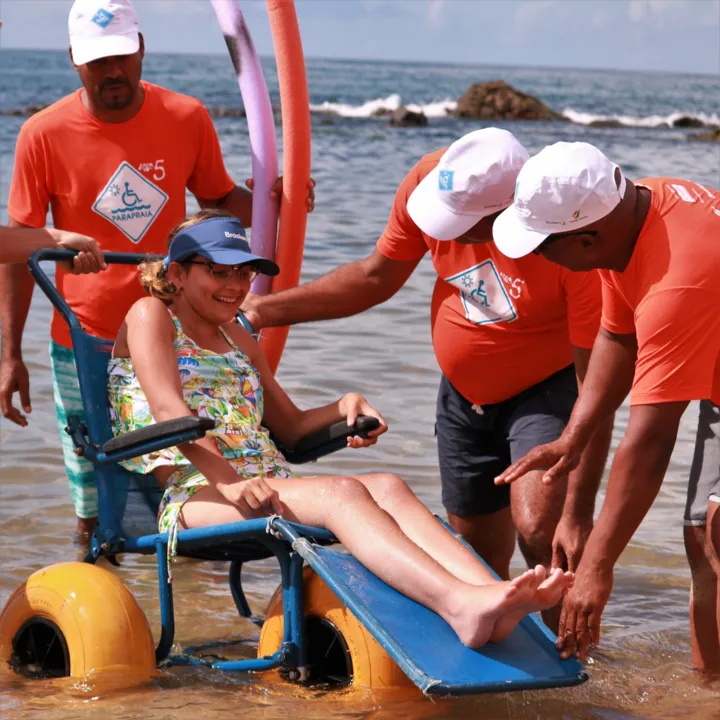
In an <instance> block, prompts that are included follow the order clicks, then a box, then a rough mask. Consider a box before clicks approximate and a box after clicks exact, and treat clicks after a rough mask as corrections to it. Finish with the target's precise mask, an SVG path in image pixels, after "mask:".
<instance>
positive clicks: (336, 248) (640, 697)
mask: <svg viewBox="0 0 720 720" xmlns="http://www.w3.org/2000/svg"><path fill="white" fill-rule="evenodd" d="M307 69H308V79H309V87H310V97H311V105H312V108H313V176H314V177H315V179H316V180H317V182H318V186H317V205H316V210H315V212H314V213H313V215H312V216H311V217H310V219H309V223H308V233H307V240H306V254H305V263H304V266H303V278H304V279H311V278H314V277H317V276H319V275H321V274H323V273H325V272H327V271H328V270H330V269H331V268H334V267H337V266H338V265H340V264H342V263H345V262H348V261H351V260H355V259H358V258H361V257H364V256H366V255H367V254H369V253H370V252H371V251H372V248H373V246H374V243H375V241H376V239H377V237H378V235H379V234H380V232H381V231H382V229H383V227H384V224H385V221H386V218H387V214H388V211H389V209H390V205H391V202H392V197H393V194H394V191H395V189H396V187H397V185H398V183H399V182H400V181H401V180H402V178H403V177H404V174H405V172H406V171H407V170H408V169H409V168H410V167H411V166H412V164H413V163H414V162H415V161H416V160H417V159H418V158H419V157H420V156H422V155H423V154H424V153H426V152H429V151H431V150H434V149H437V148H440V147H443V146H444V145H447V144H448V143H450V142H452V141H453V140H454V139H456V138H457V137H459V136H460V135H462V134H464V133H466V132H469V131H470V130H472V129H475V128H478V127H481V126H482V125H483V124H482V123H478V122H474V121H470V120H458V119H455V118H452V117H448V116H447V115H446V109H448V108H452V107H453V103H454V102H455V101H456V100H457V98H458V97H459V96H460V95H461V94H462V92H463V91H464V90H465V89H466V88H467V87H468V86H469V85H470V84H471V83H472V82H477V81H486V80H495V79H502V80H505V81H507V82H508V83H510V84H512V85H514V86H515V87H517V88H518V89H521V90H523V91H525V92H530V93H532V94H534V95H537V96H538V97H540V98H541V99H542V100H543V101H545V102H546V103H547V104H548V105H550V106H551V107H553V108H555V109H557V110H559V111H562V112H564V113H565V115H566V116H568V117H569V118H571V119H573V120H575V121H576V122H567V123H557V122H556V123H532V122H504V123H498V124H500V125H502V126H503V127H506V128H508V129H510V130H511V131H512V132H514V133H515V134H516V135H517V137H518V138H519V139H520V140H521V141H522V142H523V143H524V144H526V146H527V147H528V149H529V150H530V151H531V152H537V151H538V150H540V149H541V148H542V147H543V146H544V145H546V144H548V143H551V142H555V141H557V140H577V139H583V140H587V141H589V142H592V143H594V144H596V145H597V146H598V147H600V148H601V149H602V150H603V151H604V152H606V153H607V154H608V155H609V156H610V157H611V158H612V159H613V160H615V161H616V162H617V163H618V164H620V165H621V166H622V167H623V168H624V170H625V171H626V173H627V174H628V175H629V176H630V177H631V178H639V177H643V176H646V175H674V176H679V177H688V178H691V179H693V180H696V181H698V182H702V183H704V184H706V185H709V186H714V187H718V186H720V146H719V145H716V144H706V143H701V142H696V141H692V140H689V139H688V136H689V134H690V133H691V132H693V131H690V130H681V129H674V128H671V127H669V126H668V123H671V122H672V120H673V119H674V118H676V117H679V116H693V117H696V118H698V119H701V120H703V121H706V122H718V117H719V116H720V81H719V80H718V78H717V77H710V76H691V75H667V74H652V73H620V72H607V71H576V70H567V69H564V70H549V69H532V68H509V67H470V66H450V65H448V66H438V65H421V64H410V63H407V64H404V63H383V62H372V63H370V62H354V61H328V60H308V63H307ZM265 71H266V78H267V82H268V85H269V87H270V92H271V95H272V96H273V98H274V100H275V101H276V102H277V97H278V96H277V79H276V75H275V69H274V66H273V63H272V62H271V61H266V62H265ZM144 77H145V78H146V79H147V80H150V81H152V82H156V83H160V84H162V85H165V86H167V87H170V88H172V89H174V90H178V91H181V92H185V93H187V94H190V95H194V96H196V97H199V98H200V99H202V100H203V101H204V102H205V103H206V104H207V105H209V106H211V107H240V106H241V100H240V96H239V92H238V89H237V85H236V82H235V78H234V75H233V72H232V69H231V66H230V63H229V60H228V59H227V58H226V57H223V56H183V55H152V54H150V55H148V57H147V58H146V61H145V72H144ZM76 87H77V78H76V76H75V74H74V71H73V69H72V67H71V66H70V63H69V60H68V58H67V56H66V54H65V53H55V52H35V51H0V110H7V109H10V108H19V107H25V106H27V105H30V104H46V103H50V102H53V101H54V100H56V99H58V98H60V97H62V96H63V95H65V94H67V93H69V92H71V91H73V90H74V89H75V88H76ZM400 104H405V105H408V106H418V107H420V108H422V109H423V110H424V111H425V112H426V114H427V115H428V117H429V118H430V121H429V125H428V127H425V128H400V129H393V128H389V127H388V126H387V121H386V120H385V119H382V118H378V117H374V116H373V112H374V111H375V110H377V109H378V108H385V109H392V108H393V107H396V106H398V105H400ZM609 118H621V119H622V122H623V123H624V124H625V127H621V128H594V127H588V123H589V122H591V121H592V120H594V119H609ZM23 121H24V118H22V117H13V116H8V115H0V221H4V220H5V219H6V214H5V207H6V202H7V192H8V187H9V180H10V177H11V173H12V163H13V151H14V143H15V138H16V136H17V132H18V130H19V128H20V126H21V125H22V123H23ZM215 122H216V126H217V129H218V133H219V136H220V140H221V143H222V147H223V151H224V155H225V159H226V163H227V166H228V169H229V171H230V172H231V174H232V175H233V177H234V178H235V179H236V181H238V182H241V181H243V180H244V179H245V178H247V177H249V176H250V154H249V147H248V137H247V125H246V122H245V120H244V119H242V118H218V119H216V121H215ZM278 137H279V140H280V130H279V129H278ZM433 281H434V273H433V269H432V266H431V265H430V263H429V262H427V261H424V262H423V263H422V264H421V265H420V267H419V268H418V270H417V271H416V272H415V273H414V275H413V276H412V278H411V279H410V281H409V282H408V284H407V286H406V287H405V288H403V289H402V290H401V291H400V292H399V293H398V294H397V295H396V296H395V297H394V298H393V299H392V300H391V301H389V302H388V303H385V304H384V305H381V306H379V307H378V308H375V309H373V310H372V311H369V312H367V313H364V314H362V315H359V316H357V317H354V318H350V319H348V320H343V321H334V322H329V323H325V324H311V325H307V326H301V327H297V328H294V329H293V330H292V332H291V333H290V339H289V342H288V345H287V348H286V351H285V355H284V357H283V361H282V363H281V366H280V372H279V378H280V380H281V382H282V384H283V385H284V387H285V388H286V389H287V390H288V391H289V392H290V394H291V395H292V396H293V398H294V399H295V400H296V401H297V402H298V403H299V404H300V405H301V406H303V407H310V406H312V405H317V404H321V403H325V402H328V401H330V400H332V399H333V398H335V397H337V396H338V395H339V394H340V393H342V392H345V391H348V390H350V389H359V390H361V391H362V392H364V393H365V394H366V396H367V397H368V398H369V399H370V400H371V401H372V402H374V403H375V404H376V406H377V407H378V408H379V409H380V410H381V411H382V412H383V413H384V414H385V416H386V418H387V420H388V422H389V424H390V428H391V432H389V433H388V434H387V435H386V436H385V437H384V438H383V440H382V442H381V443H380V444H379V445H378V446H377V447H375V448H373V449H370V450H367V451H346V452H343V453H340V454H338V455H335V456H332V457H331V458H328V459H325V460H323V461H321V463H319V464H318V466H317V468H316V470H317V472H320V473H331V472H342V473H346V474H347V473H352V472H362V471H371V470H381V469H384V470H388V471H392V472H396V473H398V474H400V475H402V476H403V477H405V478H406V479H407V481H408V482H409V483H410V484H411V486H412V487H413V489H414V490H415V492H416V493H417V494H418V495H419V497H420V498H421V499H422V500H423V502H425V503H426V504H427V505H428V506H429V507H430V508H431V509H432V510H434V511H436V512H442V507H441V504H440V492H439V485H438V469H437V459H436V448H435V442H434V438H433V418H434V404H435V393H436V389H437V382H438V378H439V372H438V369H437V365H436V363H435V360H434V357H433V353H432V348H431V345H430V333H429V299H430V293H431V289H432V285H433ZM48 320H49V308H48V304H47V302H46V301H45V300H44V298H43V297H42V296H41V295H40V293H36V295H35V298H34V301H33V306H32V309H31V313H30V316H29V319H28V323H27V327H26V331H25V341H24V354H25V358H26V362H27V363H28V367H29V368H30V372H31V391H32V399H33V413H32V416H31V423H30V426H29V427H28V428H25V429H22V428H18V427H16V426H14V425H11V424H9V423H8V422H7V421H4V420H3V421H0V528H2V531H0V557H2V560H1V561H0V567H1V568H2V571H1V572H0V606H2V605H3V604H4V603H5V601H6V600H7V598H8V597H9V595H10V593H11V592H12V591H13V589H14V588H15V587H16V586H17V585H18V584H20V583H21V582H23V580H25V579H26V577H27V576H28V575H29V574H30V573H31V572H32V571H34V570H36V569H39V568H41V567H43V566H45V565H49V564H52V563H54V562H59V561H63V560H67V559H73V558H75V557H76V556H77V550H76V549H75V548H73V546H72V543H71V541H70V536H71V533H72V529H73V525H74V520H73V517H72V515H73V513H72V506H71V504H70V501H69V496H68V492H67V488H66V482H65V479H64V475H63V464H62V458H61V454H60V449H59V439H58V437H57V430H56V427H55V418H54V409H53V404H52V388H51V385H50V374H49V366H48V358H47V343H48ZM695 413H696V409H695V408H694V407H691V408H690V409H689V410H688V412H687V413H686V415H685V417H684V418H683V422H682V426H681V430H680V436H679V439H678V442H677V445H676V448H675V452H674V454H673V459H672V462H671V466H670V469H669V472H668V475H667V477H666V480H665V483H664V485H663V487H662V490H661V492H660V495H659V497H658V499H657V500H656V502H655V504H654V506H653V509H652V510H651V512H650V513H649V515H648V517H647V518H646V520H645V521H644V523H643V525H642V527H641V528H640V530H639V531H638V533H637V534H636V536H635V538H634V539H633V541H632V543H631V544H630V546H629V547H628V549H627V550H626V552H625V553H624V554H623V556H622V558H621V560H620V562H619V564H618V567H617V569H616V574H615V590H614V594H613V597H612V599H611V601H610V604H609V606H608V608H607V610H606V612H605V615H604V618H603V638H602V644H601V646H600V648H599V649H598V651H597V652H596V653H595V654H594V655H593V658H592V661H591V664H590V666H589V670H590V672H591V674H592V679H591V681H590V682H589V683H587V684H585V685H584V686H582V687H580V688H575V689H571V690H562V691H559V690H551V691H542V692H540V691H539V692H523V693H516V694H507V695H495V696H488V697H475V698H465V699H462V700H455V701H438V702H431V701H429V700H426V699H423V698H411V699H407V698H402V699H399V698H396V699H393V698H382V699H380V698H375V697H363V698H357V697H353V698H352V701H348V699H347V698H346V697H345V696H343V695H342V694H340V695H323V696H318V695H317V694H312V693H305V692H299V691H297V690H296V689H289V688H287V687H283V686H277V685H274V684H270V685H269V684H267V683H265V682H263V681H262V680H261V679H258V678H256V677H249V678H248V677H235V676H232V675H222V676H219V675H217V674H216V673H213V672H210V671H206V670H197V669H192V670H189V669H172V670H169V671H166V672H165V673H164V675H163V676H162V677H161V678H160V679H158V680H157V681H155V682H153V683H152V685H151V686H149V687H145V688H142V689H140V690H136V691H132V692H126V693H120V694H110V695H107V694H105V693H103V692H102V690H101V689H98V688H95V687H93V686H92V685H88V686H81V687H70V686H68V685H67V684H47V683H40V684H38V683H31V682H29V681H25V680H19V679H17V678H14V677H9V676H4V675H2V674H0V717H5V716H12V717H17V718H30V717H36V716H38V715H40V714H41V713H42V714H46V713H51V715H52V716H53V717H55V718H75V717H85V716H86V715H87V716H90V715H92V716H95V715H97V714H98V713H100V712H103V713H105V714H107V715H109V716H111V717H113V718H116V717H127V718H164V717H170V716H172V717H173V718H176V719H177V718H184V717H196V716H197V715H198V713H216V714H220V713H228V714H229V713H231V712H232V713H236V714H242V715H247V716H249V717H263V718H274V717H278V718H280V717H287V716H288V715H296V716H300V717H313V718H331V717H332V718H335V717H342V718H360V717H372V718H385V717H388V718H390V717H407V718H420V717H423V718H425V717H437V718H444V717H454V718H464V717H483V718H492V719H495V718H498V719H500V718H502V719H505V718H507V719H510V718H512V719H513V720H515V719H524V718H543V719H546V718H547V719H550V718H573V719H574V718H603V719H608V718H630V717H633V718H640V717H642V718H645V717H652V718H661V717H693V718H712V717H718V710H717V707H718V706H717V703H718V699H720V685H718V683H717V682H715V681H712V680H710V679H704V678H700V677H698V676H696V675H695V674H694V673H693V672H692V671H691V670H690V669H689V665H690V650H689V642H688V619H687V601H688V588H689V572H688V570H687V567H686V564H685V560H684V551H683V542H682V514H683V506H684V494H685V486H686V482H687V474H688V470H689V466H690V460H691V458H692V449H693V441H694V432H695V426H696V417H695ZM626 420H627V408H625V407H624V408H622V409H621V410H620V412H619V413H618V416H617V421H616V428H615V436H614V443H615V445H616V444H617V442H618V441H619V439H620V438H621V437H622V433H623V429H624V423H625V422H626ZM601 500H602V494H601V498H600V500H599V503H598V505H599V504H600V502H601ZM521 567H522V561H521V558H520V556H519V554H516V557H515V559H514V562H513V568H514V570H516V571H517V570H519V569H520V568H521ZM116 572H117V573H118V575H119V576H120V577H121V578H122V579H123V581H124V582H126V583H127V585H128V587H130V589H131V590H132V592H133V593H134V594H135V596H136V597H137V599H138V601H139V602H140V604H141V605H142V607H143V609H144V610H145V612H146V613H147V615H148V619H149V621H150V624H151V626H152V627H153V630H154V631H157V627H158V603H157V596H156V595H157V588H156V585H155V581H154V571H153V566H152V564H151V563H150V562H149V561H147V560H143V559H133V558H129V559H127V560H125V561H124V562H123V566H122V567H121V568H120V569H118V570H117V571H116ZM225 573H226V570H225V568H224V567H223V566H220V565H218V566H216V565H213V564H197V563H189V562H187V563H180V564H179V566H178V568H177V569H176V572H175V576H176V581H175V582H176V609H177V635H176V639H177V641H178V643H179V644H180V645H181V646H182V645H187V644H192V643H198V642H206V641H208V640H210V639H226V638H228V637H231V638H238V639H243V640H244V641H246V642H248V643H250V642H252V641H253V639H255V638H256V637H257V631H256V629H255V628H254V627H253V626H251V625H250V624H249V623H245V622H242V621H239V620H238V619H237V616H236V614H235V612H234V610H233V608H232V606H231V602H230V598H229V595H228V593H227V586H226V584H225ZM277 580H278V576H277V573H276V572H275V570H274V568H273V566H272V564H270V563H262V564H259V565H258V566H256V567H253V568H249V569H248V571H247V573H246V586H247V591H248V596H249V599H250V602H251V605H252V606H253V608H254V609H255V610H256V611H258V612H260V611H262V610H263V608H264V606H265V604H266V603H267V601H268V599H269V597H270V595H271V594H272V592H273V590H274V588H275V586H276V584H277Z"/></svg>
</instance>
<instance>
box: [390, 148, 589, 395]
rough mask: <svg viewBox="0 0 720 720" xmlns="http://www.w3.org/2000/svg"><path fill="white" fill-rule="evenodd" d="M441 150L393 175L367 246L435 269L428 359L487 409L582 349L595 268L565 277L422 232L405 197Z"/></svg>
mask: <svg viewBox="0 0 720 720" xmlns="http://www.w3.org/2000/svg"><path fill="white" fill-rule="evenodd" d="M443 152H444V150H439V151H437V152H434V153H430V154H429V155H426V156H425V157H424V158H422V160H420V162H419V163H418V164H417V165H415V167H414V168H413V169H412V170H411V171H410V172H409V173H408V175H407V177H406V178H405V180H403V182H402V184H401V185H400V188H399V189H398V191H397V193H396V195H395V202H394V204H393V208H392V211H391V212H390V218H389V220H388V224H387V227H386V228H385V231H384V232H383V234H382V236H381V237H380V239H379V240H378V244H377V247H378V250H379V251H380V252H381V253H382V254H383V255H385V257H387V258H390V259H391V260H414V259H418V258H421V257H422V256H423V255H424V254H425V253H426V252H427V251H428V250H429V251H430V253H431V254H432V261H433V265H434V266H435V270H436V271H437V274H438V279H437V281H436V282H435V290H434V292H433V299H432V309H431V318H430V319H431V326H432V338H433V346H434V348H435V356H436V357H437V361H438V364H439V365H440V368H441V370H442V371H443V373H444V374H445V376H446V377H447V378H448V380H450V382H451V383H452V384H453V385H454V386H455V388H457V390H458V391H459V392H460V393H461V394H462V395H463V396H464V397H465V398H466V399H467V400H470V401H471V402H473V403H475V404H477V405H489V404H492V403H497V402H502V401H503V400H507V399H508V398H511V397H513V396H515V395H517V394H518V393H520V392H522V391H523V390H526V389H527V388H529V387H532V386H533V385H536V384H537V383H539V382H541V381H542V380H545V379H546V378H548V377H550V375H552V374H553V373H556V372H557V371H558V370H561V369H562V368H564V367H567V366H568V365H570V364H571V363H572V362H573V354H572V345H576V346H578V347H583V348H590V347H592V344H593V341H594V340H595V336H596V335H597V331H598V327H599V325H600V306H601V294H600V280H599V278H598V275H597V273H596V272H592V273H571V272H570V271H568V270H565V269H564V268H561V267H560V266H559V265H554V264H552V263H550V262H548V261H547V260H545V258H543V257H542V256H540V255H533V254H530V255H528V256H527V257H524V258H520V259H518V260H511V259H510V258H507V257H505V256H504V255H503V254H502V253H500V251H499V250H497V248H496V247H495V244H494V243H492V242H489V243H487V244H484V245H463V244H461V243H458V242H454V241H446V242H441V241H439V240H435V239H434V238H431V237H429V236H428V235H425V233H423V232H422V231H421V230H420V229H419V228H418V227H417V225H415V223H414V222H413V221H412V220H411V218H410V216H409V214H408V212H407V201H408V198H409V197H410V194H411V193H412V191H413V190H414V189H415V188H416V187H417V185H418V183H420V181H421V180H422V179H423V178H424V177H425V176H426V175H427V174H428V173H429V172H430V171H431V170H432V169H433V168H434V167H435V166H436V165H437V163H438V161H439V160H440V158H441V156H442V154H443Z"/></svg>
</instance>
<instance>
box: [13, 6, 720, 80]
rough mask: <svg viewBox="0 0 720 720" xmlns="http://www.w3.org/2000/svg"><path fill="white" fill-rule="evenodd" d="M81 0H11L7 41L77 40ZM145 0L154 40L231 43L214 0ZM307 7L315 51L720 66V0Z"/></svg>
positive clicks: (261, 19) (165, 46) (475, 60)
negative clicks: (73, 28)
mask: <svg viewBox="0 0 720 720" xmlns="http://www.w3.org/2000/svg"><path fill="white" fill-rule="evenodd" d="M101 2H102V0H98V4H100V3H101ZM71 5H72V2H71V0H0V19H1V20H2V21H3V23H4V26H3V29H2V30H1V31H0V47H2V48H44V49H64V48H66V47H67V15H68V11H69V9H70V6H71ZM240 5H241V8H242V10H243V13H244V14H245V18H246V21H247V23H248V25H249V27H250V30H251V33H252V36H253V39H254V41H255V45H256V47H257V49H258V52H259V53H260V54H261V55H271V54H272V39H271V36H270V30H269V25H268V21H267V12H266V9H265V3H264V2H263V1H262V0H240ZM135 6H136V9H137V12H138V15H139V17H140V24H141V29H142V31H143V33H144V35H145V41H146V46H147V48H148V51H149V52H178V53H183V52H191V53H224V52H225V46H224V43H223V41H222V38H221V37H220V33H219V30H218V28H217V23H216V21H215V18H214V14H213V12H212V8H211V5H210V0H135ZM296 7H297V12H298V18H299V21H300V29H301V33H302V38H303V46H304V49H305V54H306V56H307V57H318V58H320V57H323V58H358V59H379V60H408V61H426V62H443V63H470V64H477V65H515V66H547V67H569V68H610V69H620V70H655V71H669V72H689V73H709V74H716V75H719V76H720V0H296Z"/></svg>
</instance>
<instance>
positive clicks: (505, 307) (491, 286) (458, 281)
mask: <svg viewBox="0 0 720 720" xmlns="http://www.w3.org/2000/svg"><path fill="white" fill-rule="evenodd" d="M445 282H447V283H450V285H453V286H454V287H456V288H457V289H458V290H459V291H460V301H461V302H462V304H463V308H464V309H465V317H466V318H467V319H468V320H469V321H470V322H472V323H475V324H476V325H487V324H488V323H497V322H512V321H513V320H517V317H518V315H517V312H516V311H515V307H514V306H513V304H512V300H511V299H510V296H509V295H508V293H507V291H506V290H505V285H503V282H502V280H501V278H500V275H499V273H498V271H497V269H496V268H495V263H493V261H492V260H486V261H485V262H482V263H480V264H479V265H475V266H474V267H471V268H470V269H468V270H463V272H461V273H458V274H457V275H453V276H452V277H449V278H445Z"/></svg>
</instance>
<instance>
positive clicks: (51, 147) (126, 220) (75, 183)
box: [8, 82, 234, 347]
mask: <svg viewBox="0 0 720 720" xmlns="http://www.w3.org/2000/svg"><path fill="white" fill-rule="evenodd" d="M142 85H143V88H144V90H145V100H144V102H143V105H142V108H141V109H140V112H138V114H137V115H136V116H135V117H134V118H132V119H131V120H128V121H127V122H124V123H117V124H109V123H103V122H100V121H99V120H97V119H96V118H94V117H93V116H92V115H90V113H89V112H88V111H87V109H86V108H85V106H84V104H83V102H82V100H81V98H80V92H81V91H80V90H78V91H76V92H74V93H73V94H72V95H68V96H67V97H65V98H63V99H62V100H59V101H58V102H56V103H55V104H54V105H51V106H50V107H49V108H46V109H45V110H43V111H42V112H40V113H38V114H37V115H35V116H33V117H32V118H31V119H30V120H28V121H27V122H26V123H25V124H24V125H23V127H22V129H21V130H20V135H19V137H18V141H17V146H16V149H15V170H14V172H13V177H12V183H11V185H10V196H9V199H8V215H10V217H11V218H12V219H13V220H15V221H17V222H19V223H22V224H23V225H29V226H31V227H43V226H44V225H45V222H46V217H47V210H48V206H50V208H51V210H52V217H53V223H54V225H55V227H56V228H59V229H61V230H72V231H74V232H79V233H83V234H84V235H90V236H91V237H94V238H95V239H96V240H97V241H98V244H99V245H100V247H101V248H102V249H103V250H105V251H115V252H142V253H165V252H166V250H167V236H168V233H169V231H170V230H171V229H172V228H173V226H175V225H176V224H177V223H178V222H180V221H181V220H183V219H184V218H185V189H186V188H188V189H189V190H190V192H192V193H193V194H194V195H196V196H198V197H201V198H203V199H207V200H216V199H219V198H221V197H223V196H225V195H227V194H228V193H229V192H230V191H231V190H232V189H233V187H234V183H233V181H232V180H231V178H230V177H229V175H228V174H227V172H226V170H225V165H224V163H223V158H222V153H221V150H220V144H219V142H218V138H217V134H216V132H215V127H214V126H213V123H212V120H211V119H210V115H209V114H208V112H207V110H206V109H205V107H204V106H203V105H202V103H201V102H200V101H199V100H195V99H194V98H190V97H187V96H185V95H180V94H178V93H175V92H172V91H170V90H166V89H164V88H161V87H158V86H157V85H151V84H150V83H146V82H143V84H142ZM56 283H57V286H58V289H59V290H60V292H61V293H62V294H63V296H64V297H65V298H66V300H67V301H68V303H69V305H70V307H71V308H72V309H73V310H74V311H75V313H76V314H77V316H78V318H79V320H80V322H81V323H82V325H83V326H84V327H85V329H86V330H87V331H88V332H90V333H92V334H94V335H99V336H101V337H105V338H109V339H113V338H114V337H115V336H116V335H117V332H118V330H119V328H120V325H121V324H122V321H123V319H124V318H125V315H126V314H127V312H128V310H129V309H130V307H131V306H132V304H133V303H134V302H135V301H136V300H137V299H139V298H140V297H142V296H143V294H144V293H143V289H142V287H141V285H140V282H139V280H138V276H137V269H136V268H135V267H130V266H127V265H110V266H109V268H108V270H106V271H104V272H101V273H98V274H97V275H71V274H68V273H66V272H65V271H63V270H62V268H60V267H58V269H57V273H56ZM52 337H53V340H55V342H57V343H59V344H61V345H64V346H66V347H70V345H71V342H70V334H69V331H68V328H67V325H66V324H65V322H64V321H63V319H62V318H61V317H60V316H59V315H58V314H57V313H56V314H55V316H54V317H53V325H52Z"/></svg>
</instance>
